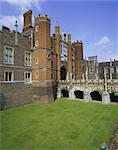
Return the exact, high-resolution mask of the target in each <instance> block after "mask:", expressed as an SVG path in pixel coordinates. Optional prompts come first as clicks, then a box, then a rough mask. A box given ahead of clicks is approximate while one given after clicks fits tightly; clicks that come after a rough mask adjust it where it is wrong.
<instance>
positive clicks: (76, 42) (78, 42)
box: [73, 40, 83, 44]
mask: <svg viewBox="0 0 118 150" xmlns="http://www.w3.org/2000/svg"><path fill="white" fill-rule="evenodd" d="M73 44H83V42H82V40H80V41H79V40H77V41H74V42H73Z"/></svg>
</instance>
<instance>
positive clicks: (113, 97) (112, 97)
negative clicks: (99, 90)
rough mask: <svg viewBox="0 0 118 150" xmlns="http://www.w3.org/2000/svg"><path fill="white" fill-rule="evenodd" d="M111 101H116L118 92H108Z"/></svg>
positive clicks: (117, 100)
mask: <svg viewBox="0 0 118 150" xmlns="http://www.w3.org/2000/svg"><path fill="white" fill-rule="evenodd" d="M110 99H111V102H118V92H113V93H110Z"/></svg>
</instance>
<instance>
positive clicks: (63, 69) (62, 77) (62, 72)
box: [60, 66, 67, 80]
mask: <svg viewBox="0 0 118 150" xmlns="http://www.w3.org/2000/svg"><path fill="white" fill-rule="evenodd" d="M60 73H61V80H66V74H67V71H66V68H65V66H62V67H61V70H60Z"/></svg>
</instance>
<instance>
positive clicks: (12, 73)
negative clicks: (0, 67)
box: [4, 70, 14, 82]
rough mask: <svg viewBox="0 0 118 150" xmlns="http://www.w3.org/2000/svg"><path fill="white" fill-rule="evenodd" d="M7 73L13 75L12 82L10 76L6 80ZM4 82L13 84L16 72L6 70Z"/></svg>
mask: <svg viewBox="0 0 118 150" xmlns="http://www.w3.org/2000/svg"><path fill="white" fill-rule="evenodd" d="M6 73H8V74H9V73H11V80H9V75H8V76H7V80H5V79H6ZM4 81H5V82H13V81H14V72H13V71H10V70H5V71H4Z"/></svg>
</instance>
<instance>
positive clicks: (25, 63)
mask: <svg viewBox="0 0 118 150" xmlns="http://www.w3.org/2000/svg"><path fill="white" fill-rule="evenodd" d="M26 53H29V54H30V59H29V60H30V63H29V64H28V63H27V61H28V60H26ZM24 66H32V52H30V51H25V54H24Z"/></svg>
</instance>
